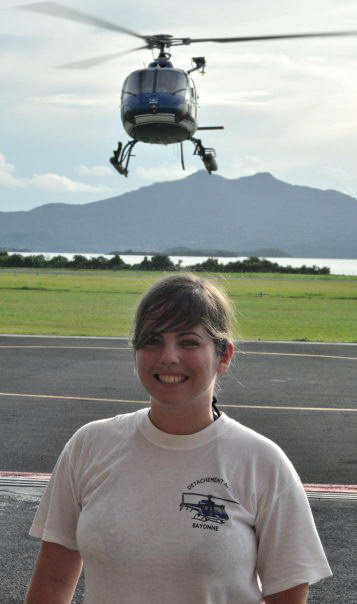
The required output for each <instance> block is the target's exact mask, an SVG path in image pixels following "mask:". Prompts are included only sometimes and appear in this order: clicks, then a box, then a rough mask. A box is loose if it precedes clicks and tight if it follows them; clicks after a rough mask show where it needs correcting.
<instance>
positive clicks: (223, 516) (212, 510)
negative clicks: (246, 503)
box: [180, 493, 239, 524]
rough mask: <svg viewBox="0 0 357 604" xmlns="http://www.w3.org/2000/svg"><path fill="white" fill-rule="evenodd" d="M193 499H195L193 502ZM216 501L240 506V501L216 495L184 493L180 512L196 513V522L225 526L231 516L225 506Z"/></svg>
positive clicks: (194, 516)
mask: <svg viewBox="0 0 357 604" xmlns="http://www.w3.org/2000/svg"><path fill="white" fill-rule="evenodd" d="M191 497H193V500H191ZM200 497H204V499H200ZM213 497H214V499H213ZM216 499H219V500H220V501H227V502H229V503H235V504H236V505H239V502H238V501H234V500H233V499H224V498H223V497H216V496H215V495H206V494H205V493H182V499H181V503H180V511H181V510H183V509H186V510H189V511H192V512H195V513H194V515H193V517H192V518H193V519H194V520H200V521H201V522H207V521H209V522H216V523H217V524H224V523H225V522H227V520H229V516H228V514H227V512H226V508H225V506H224V505H223V504H221V503H216V501H215V500H216Z"/></svg>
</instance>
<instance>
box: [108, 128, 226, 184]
mask: <svg viewBox="0 0 357 604" xmlns="http://www.w3.org/2000/svg"><path fill="white" fill-rule="evenodd" d="M189 140H190V141H192V143H193V144H194V146H195V150H194V152H193V154H194V155H198V156H199V157H200V158H201V159H202V161H203V163H204V166H205V168H206V170H207V172H208V174H211V172H216V170H217V169H218V166H217V162H216V159H215V157H216V152H215V150H214V149H212V148H211V147H204V146H203V144H202V141H201V139H200V138H194V137H193V136H191V138H189ZM137 142H139V141H135V140H132V141H129V142H128V143H126V145H125V146H124V147H123V143H120V142H119V143H118V147H117V149H115V150H114V151H113V155H112V157H111V158H110V159H109V161H110V163H111V164H112V166H113V168H115V170H116V171H117V172H119V174H122V175H123V176H128V174H129V170H128V166H129V161H130V158H131V157H135V156H133V148H134V146H135V145H136V143H137ZM180 150H181V166H182V169H183V170H184V169H185V163H184V157H183V145H182V143H180Z"/></svg>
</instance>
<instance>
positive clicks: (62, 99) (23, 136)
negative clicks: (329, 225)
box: [0, 0, 357, 211]
mask: <svg viewBox="0 0 357 604" xmlns="http://www.w3.org/2000/svg"><path fill="white" fill-rule="evenodd" d="M29 3H30V2H28V1H27V0H23V1H22V2H21V0H1V4H0V50H1V62H0V83H1V91H0V211H19V210H30V209H32V208H34V207H37V206H39V205H43V204H47V203H59V202H61V203H69V204H83V203H88V202H91V201H97V200H100V199H106V198H109V197H114V196H117V195H121V194H123V193H125V192H127V191H130V190H133V189H139V188H140V187H145V186H148V185H150V184H152V183H154V182H162V181H168V180H176V179H180V178H183V177H185V176H187V175H189V174H190V173H192V172H195V171H197V170H201V169H202V168H203V164H202V162H201V160H200V159H199V157H197V156H195V157H194V156H193V155H192V154H193V145H192V144H191V143H190V142H186V143H184V151H185V163H186V171H185V172H183V171H182V168H181V164H180V157H179V149H178V146H177V145H170V146H161V145H147V144H138V145H137V146H136V147H135V157H133V158H132V160H131V163H130V166H129V170H130V172H129V176H128V178H125V177H123V176H120V175H119V174H117V173H116V172H115V171H114V169H113V168H112V167H111V165H110V164H109V161H108V160H109V157H110V156H111V154H112V150H113V149H114V148H115V147H116V144H117V141H118V140H121V141H124V142H126V141H127V140H128V136H127V134H126V133H125V131H124V129H123V127H122V125H121V120H120V109H119V106H120V92H121V87H122V84H123V81H124V79H125V78H126V76H127V75H128V74H129V73H130V72H131V71H134V70H135V69H140V68H142V67H144V66H146V65H147V64H148V63H149V62H150V61H151V60H152V53H151V51H149V50H142V51H139V52H135V53H133V54H129V55H126V56H124V57H121V58H119V59H117V60H114V61H111V62H108V63H105V64H103V65H100V66H97V67H94V68H92V69H90V70H80V71H79V70H73V69H71V70H70V69H60V68H58V66H59V65H62V64H65V63H68V62H71V61H77V60H81V59H85V58H88V57H93V56H96V55H102V54H107V53H111V52H117V51H118V52H120V51H124V50H127V49H130V48H135V47H137V46H140V41H139V44H138V40H137V39H136V38H134V37H131V36H129V35H126V34H122V33H115V32H110V31H106V30H102V29H99V28H95V27H92V26H89V25H84V24H80V23H70V22H69V21H64V20H62V19H54V18H52V17H49V16H46V15H40V14H35V13H30V12H27V11H23V10H19V9H18V8H17V7H18V5H19V4H29ZM63 4H66V5H67V6H71V7H72V8H75V9H78V10H82V11H86V12H87V13H90V14H93V15H96V16H98V17H101V18H103V19H107V20H110V21H113V22H116V23H118V24H120V25H122V26H124V27H128V28H130V29H132V30H135V31H137V32H139V33H142V34H157V33H166V34H171V35H174V36H180V37H181V36H182V37H192V38H194V37H207V36H212V37H219V36H227V37H228V36H239V35H267V34H279V33H300V32H316V31H340V30H352V29H354V30H356V31H357V2H356V0H314V2H311V0H269V2H267V1H266V0H250V2H247V1H246V0H224V1H223V2H220V3H219V2H213V1H212V0H205V1H203V0H196V2H195V3H192V2H191V1H190V2H189V1H188V0H181V1H180V2H173V1H172V0H167V1H166V2H165V3H164V2H162V1H158V0H150V2H149V1H147V0H131V1H130V2H123V3H119V2H118V0H72V1H71V0H63ZM172 52H173V56H172V61H173V63H174V66H175V67H179V68H182V69H189V68H190V67H191V57H193V56H205V57H206V61H207V68H206V74H205V75H203V76H202V75H201V74H199V73H197V72H196V74H193V76H194V80H195V83H196V87H197V89H198V94H199V104H200V113H199V125H201V126H211V125H223V126H224V130H218V131H213V132H212V131H211V132H209V131H207V132H202V133H200V137H201V138H202V141H203V143H204V144H205V145H206V146H208V147H214V148H215V149H216V153H217V163H218V173H219V174H220V175H221V176H224V177H226V178H230V179H234V178H239V177H241V176H248V175H252V174H255V173H256V172H271V173H272V174H273V175H274V176H275V177H276V178H278V179H280V180H283V181H285V182H289V183H291V184H297V185H306V186H311V187H317V188H320V189H336V190H338V191H342V192H344V193H347V194H349V195H352V196H353V197H356V198H357V169H356V158H357V36H356V37H353V36H351V37H346V38H322V39H308V40H306V39H305V40H304V39H303V40H290V41H286V40H284V41H259V42H249V43H243V44H239V43H235V44H234V43H230V44H224V45H222V44H214V43H202V44H194V45H191V46H185V47H176V48H173V49H172ZM207 177H208V178H209V176H208V175H207Z"/></svg>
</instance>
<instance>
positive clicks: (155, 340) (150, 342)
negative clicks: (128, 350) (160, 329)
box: [144, 336, 160, 346]
mask: <svg viewBox="0 0 357 604" xmlns="http://www.w3.org/2000/svg"><path fill="white" fill-rule="evenodd" d="M159 344H160V338H157V337H155V336H152V337H151V338H148V339H147V340H146V341H145V344H144V346H159Z"/></svg>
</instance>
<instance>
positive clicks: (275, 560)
mask: <svg viewBox="0 0 357 604" xmlns="http://www.w3.org/2000/svg"><path fill="white" fill-rule="evenodd" d="M255 528H256V533H257V540H258V557H257V571H258V575H259V578H260V580H261V583H262V589H263V595H265V596H266V595H269V594H273V593H277V592H279V591H284V590H286V589H289V588H291V587H294V586H295V585H300V584H301V583H309V584H311V583H315V582H316V581H319V580H320V579H323V578H325V577H329V576H330V575H331V574H332V573H331V569H330V567H329V564H328V562H327V559H326V556H325V553H324V550H323V547H322V545H321V541H320V538H319V536H318V533H317V530H316V527H315V522H314V519H313V516H312V513H311V509H310V505H309V502H308V500H307V497H306V494H305V491H304V487H303V485H302V484H301V482H300V480H299V479H298V478H297V477H296V479H295V480H294V481H292V482H290V484H289V486H285V488H284V489H283V490H282V491H281V492H280V493H278V494H277V495H276V497H274V498H272V500H271V501H270V502H265V505H264V508H263V509H262V510H261V511H260V512H259V513H258V516H257V521H256V527H255Z"/></svg>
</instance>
